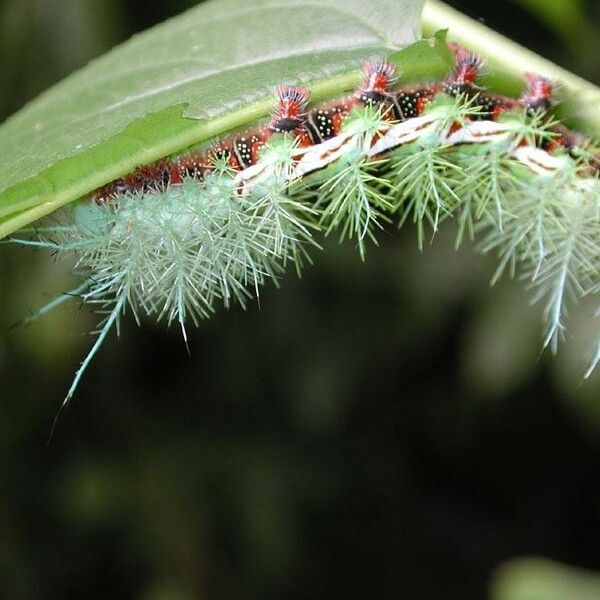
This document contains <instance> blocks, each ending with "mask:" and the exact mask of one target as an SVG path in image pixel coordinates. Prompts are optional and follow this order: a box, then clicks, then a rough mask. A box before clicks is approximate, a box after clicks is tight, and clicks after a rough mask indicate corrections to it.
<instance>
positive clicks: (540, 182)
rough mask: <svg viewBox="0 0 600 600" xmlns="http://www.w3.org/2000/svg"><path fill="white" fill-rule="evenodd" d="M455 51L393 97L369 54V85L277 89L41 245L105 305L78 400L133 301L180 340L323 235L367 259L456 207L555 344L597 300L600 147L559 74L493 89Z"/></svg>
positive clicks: (86, 209)
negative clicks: (272, 98)
mask: <svg viewBox="0 0 600 600" xmlns="http://www.w3.org/2000/svg"><path fill="white" fill-rule="evenodd" d="M456 52H457V56H458V60H457V66H456V68H455V69H454V70H453V72H452V74H451V75H449V77H448V78H446V79H444V80H443V81H441V82H440V83H439V84H435V85H430V86H421V87H411V88H399V89H396V90H394V89H392V88H391V85H392V80H393V77H394V70H393V68H392V67H390V65H387V63H367V65H366V66H365V76H364V79H363V82H362V84H361V86H360V88H359V89H358V91H357V92H356V93H354V94H352V95H351V96H348V97H345V98H342V99H341V100H339V101H335V102H330V103H327V104H325V105H320V106H316V107H314V108H312V109H311V110H309V111H308V112H307V111H306V102H307V93H306V91H305V90H301V89H296V88H290V87H281V88H279V89H278V100H279V104H278V106H277V108H276V110H275V111H274V115H273V118H272V119H271V121H270V122H269V123H267V124H266V125H263V126H261V127H259V128H258V129H255V130H251V131H249V132H244V133H242V134H239V135H237V136H232V137H231V138H228V139H226V140H224V141H221V142H220V143H218V144H216V145H215V146H213V147H212V148H210V149H209V150H206V151H205V150H201V151H200V152H197V153H194V152H192V153H187V154H185V155H183V156H181V157H176V158H174V159H170V160H167V161H163V162H161V163H160V165H161V168H160V169H158V173H159V176H160V177H161V178H162V179H161V180H160V182H158V181H156V180H155V181H152V177H151V175H152V173H154V172H155V171H157V169H156V168H155V169H154V170H152V168H150V169H145V170H143V169H142V170H140V169H138V171H136V173H138V175H137V179H136V178H133V179H132V180H131V181H134V183H133V184H130V183H129V181H130V180H128V179H127V178H123V179H122V180H120V181H118V182H114V183H113V184H111V186H112V187H111V186H108V187H106V188H103V190H101V191H100V192H99V193H98V194H96V196H95V197H94V201H93V202H85V203H83V204H81V205H79V206H78V208H77V210H76V219H75V221H74V222H73V223H72V224H70V225H67V226H63V227H58V228H54V229H48V230H46V232H47V233H46V235H47V237H46V238H44V239H42V240H38V241H34V242H28V243H33V244H35V245H38V246H46V247H51V248H54V249H60V250H61V251H70V252H72V253H74V254H75V256H76V261H77V268H78V269H79V270H81V271H83V272H85V273H86V274H87V277H88V280H87V284H86V288H85V290H84V291H83V292H81V296H82V297H83V299H84V301H86V302H87V303H90V304H93V305H95V306H97V307H98V308H99V310H100V311H102V312H105V313H106V314H107V316H106V319H105V321H104V323H103V327H102V329H101V330H100V335H99V338H98V341H97V343H96V345H95V346H94V348H93V349H92V352H91V353H90V355H88V357H87V358H86V361H84V363H83V364H82V367H81V369H80V370H79V371H78V374H77V376H76V379H75V381H74V383H73V386H72V387H71V389H70V391H69V394H68V396H67V399H68V398H70V397H71V396H72V394H73V392H74V390H75V388H76V386H77V383H78V381H79V378H80V376H81V373H82V372H83V370H84V369H85V367H86V366H87V364H88V362H89V360H90V359H91V357H92V356H93V354H94V353H95V352H96V350H97V349H98V347H99V344H100V343H101V342H102V340H103V339H104V337H105V335H106V333H107V331H108V330H109V329H110V328H111V327H112V326H113V325H115V324H118V321H119V319H120V316H121V314H122V313H123V311H124V310H125V309H129V310H130V311H131V312H133V314H134V315H135V317H136V319H138V318H139V315H141V314H145V315H147V316H150V317H152V318H156V319H158V320H160V319H163V320H165V321H167V322H168V323H173V322H176V323H179V325H180V326H181V329H182V331H183V334H184V337H185V323H186V322H189V321H191V322H194V323H196V322H197V321H198V320H199V319H200V318H203V317H206V316H209V315H210V314H211V313H212V312H213V310H214V307H215V305H216V303H217V302H220V303H223V304H225V306H228V305H229V304H230V303H231V302H232V301H234V300H235V301H237V302H239V303H241V304H242V305H243V304H244V303H245V302H246V300H247V299H248V297H249V296H250V295H251V293H252V292H254V293H258V289H259V287H260V286H261V285H262V284H263V283H264V282H265V281H266V280H269V279H270V280H277V278H278V277H279V276H280V275H281V274H282V273H283V271H284V269H285V267H286V265H288V264H290V263H291V264H294V265H295V266H296V268H297V269H300V267H301V266H302V265H303V263H304V262H305V258H306V257H307V248H308V247H309V246H310V245H316V244H315V242H314V238H313V234H314V233H315V232H318V231H322V232H323V233H325V234H329V233H331V232H333V231H337V232H338V233H339V236H340V238H341V239H345V238H349V239H352V240H353V241H354V243H355V244H356V245H357V247H358V249H359V251H360V254H361V256H363V257H364V254H365V249H366V243H367V241H369V240H371V241H373V242H376V233H377V230H378V229H381V228H382V227H383V225H384V224H385V223H388V222H396V223H397V224H399V225H401V224H403V223H405V222H406V221H412V222H414V224H415V226H416V229H417V236H418V241H419V245H420V246H422V245H423V244H424V241H425V239H426V235H427V232H428V231H431V232H432V233H435V231H437V229H438V227H439V224H440V222H441V221H442V220H444V219H447V218H449V217H452V218H454V219H455V221H456V224H457V246H458V245H459V244H460V243H461V242H462V241H464V240H465V239H467V238H470V239H472V238H474V237H475V235H476V234H479V235H480V240H481V241H480V248H481V250H482V251H484V252H496V253H497V254H498V256H499V259H500V264H499V267H498V270H497V272H496V274H495V276H494V280H495V279H497V278H498V277H499V276H500V275H501V274H502V273H504V272H509V273H510V274H511V275H513V274H515V273H517V272H518V274H519V275H520V276H522V277H523V278H525V279H527V280H528V281H529V282H530V283H531V285H532V286H533V287H534V288H535V292H534V299H535V300H539V301H543V302H544V303H545V306H546V311H545V318H546V329H547V331H546V336H545V344H546V345H550V346H551V347H552V348H553V349H555V348H556V345H557V342H558V340H559V339H560V337H561V335H562V333H563V331H564V328H565V316H566V309H565V305H566V304H565V303H566V300H567V299H573V298H575V299H576V298H577V297H581V296H584V295H588V294H596V295H597V294H598V293H599V292H600V180H599V179H598V171H599V168H598V150H597V149H596V148H595V147H594V146H593V145H592V144H591V142H588V141H586V140H585V139H584V138H583V137H582V136H580V135H578V134H574V133H573V132H570V131H569V130H567V129H565V128H564V127H562V126H560V125H558V124H557V123H556V122H554V121H553V120H552V119H551V118H550V117H549V116H548V115H547V114H546V112H545V108H546V104H547V102H549V89H550V88H549V85H550V84H549V82H547V81H546V80H544V79H543V78H534V77H531V76H528V79H527V82H528V91H527V92H526V93H525V94H524V96H523V98H522V99H521V100H512V99H510V98H504V97H499V96H494V95H491V94H487V93H486V92H485V91H483V90H481V89H480V88H478V87H477V86H476V85H475V84H474V81H475V77H476V74H477V72H478V70H479V69H480V67H481V61H480V60H479V59H478V58H477V57H475V56H473V55H472V54H470V53H466V52H464V51H462V50H460V49H457V50H456ZM534 104H535V106H534ZM274 123H277V126H276V127H275V126H274V125H273V124H274ZM143 173H145V174H146V179H145V180H143V178H141V174H143ZM173 173H176V174H177V177H175V176H172V175H171V174H173ZM169 177H171V178H170V179H169ZM148 179H150V183H148V181H147V180H148ZM140 181H141V182H140ZM599 348H600V342H599ZM599 359H600V350H598V351H596V350H595V357H594V362H593V365H595V364H596V363H597V362H598V361H599ZM591 368H593V367H591ZM591 368H590V371H589V372H591ZM589 372H588V374H589Z"/></svg>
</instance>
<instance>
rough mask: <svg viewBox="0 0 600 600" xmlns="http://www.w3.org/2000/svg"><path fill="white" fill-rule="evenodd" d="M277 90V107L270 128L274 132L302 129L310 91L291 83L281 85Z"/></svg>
mask: <svg viewBox="0 0 600 600" xmlns="http://www.w3.org/2000/svg"><path fill="white" fill-rule="evenodd" d="M276 92H277V107H276V108H275V110H274V112H273V116H272V117H271V120H270V122H269V129H271V130H272V131H273V132H274V133H283V132H292V131H294V130H296V129H300V128H301V127H302V126H303V125H304V122H305V121H306V106H307V104H308V99H309V97H310V92H309V91H308V90H307V89H305V88H300V87H293V86H289V85H282V86H279V87H278V88H277V90H276Z"/></svg>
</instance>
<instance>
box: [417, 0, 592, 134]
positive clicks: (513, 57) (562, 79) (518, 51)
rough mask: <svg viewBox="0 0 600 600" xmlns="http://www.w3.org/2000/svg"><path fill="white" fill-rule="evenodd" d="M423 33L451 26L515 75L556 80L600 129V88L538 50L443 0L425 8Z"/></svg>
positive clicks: (459, 38) (457, 37) (453, 36)
mask: <svg viewBox="0 0 600 600" xmlns="http://www.w3.org/2000/svg"><path fill="white" fill-rule="evenodd" d="M422 26H423V35H425V36H427V35H431V34H432V33H433V32H435V31H437V30H438V29H449V32H448V38H449V39H450V40H451V41H455V42H458V43H459V44H464V45H465V46H467V47H468V48H469V49H472V50H474V51H476V52H479V53H481V54H482V55H483V56H484V57H485V58H486V60H487V61H488V62H489V64H490V65H492V66H493V67H494V69H498V70H500V71H502V72H504V74H506V75H508V76H510V77H511V78H513V79H514V78H521V77H522V76H523V73H526V72H532V73H538V74H540V75H543V76H545V77H548V78H549V79H551V80H553V81H556V82H558V83H559V84H560V86H561V93H564V95H565V97H566V98H567V100H568V99H572V100H574V101H576V104H574V107H575V108H576V109H577V114H576V117H577V119H579V120H581V122H582V123H583V124H584V125H585V127H586V128H587V129H589V130H590V131H591V132H593V133H596V134H598V133H600V108H599V107H600V88H598V87H597V86H595V85H594V84H593V83H590V82H589V81H586V80H585V79H583V78H582V77H578V76H577V75H574V74H573V73H571V72H569V71H567V70H566V69H563V68H562V67H559V66H558V65H555V64H554V63H552V62H551V61H549V60H546V59H545V58H542V57H541V56H539V55H537V54H536V53H535V52H532V51H531V50H528V49H527V48H524V47H523V46H520V45H519V44H517V43H516V42H513V41H512V40H509V39H508V38H506V37H504V36H503V35H500V34H499V33H497V32H496V31H493V30H491V29H490V28H489V27H486V26H485V25H483V24H481V23H479V22H478V21H475V20H474V19H471V18H469V17H467V16H466V15H463V14H462V13H461V12H459V11H457V10H455V9H453V8H451V7H449V6H447V5H446V4H444V3H443V2H440V1H439V0H426V1H425V7H424V9H423V22H422Z"/></svg>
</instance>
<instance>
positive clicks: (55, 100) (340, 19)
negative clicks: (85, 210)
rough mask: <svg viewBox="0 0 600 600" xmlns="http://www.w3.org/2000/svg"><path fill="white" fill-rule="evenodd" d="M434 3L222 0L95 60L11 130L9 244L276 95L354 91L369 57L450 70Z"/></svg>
mask: <svg viewBox="0 0 600 600" xmlns="http://www.w3.org/2000/svg"><path fill="white" fill-rule="evenodd" d="M422 4H423V2H422V0H377V1H376V2H371V3H369V5H368V10H367V9H366V8H365V3H364V2H362V0H327V1H322V2H319V3H315V2H310V1H308V0H286V2H281V0H279V1H277V0H258V1H255V2H252V3H248V2H246V1H245V0H213V1H212V2H207V3H204V4H201V5H200V6H198V7H196V8H193V9H191V10H189V11H187V12H186V13H184V14H182V15H180V16H178V17H176V18H174V19H171V20H169V21H167V22H165V23H163V24H161V25H159V26H157V27H155V28H153V29H151V30H149V31H147V32H145V33H143V34H141V35H138V36H135V37H133V38H132V39H131V40H129V41H128V42H126V43H125V44H123V45H121V46H119V47H118V48H116V49H114V50H112V51H111V52H109V53H107V54H106V55H104V56H103V57H101V58H99V59H98V60H96V61H93V62H92V63H90V64H89V65H88V66H87V67H85V68H84V69H82V70H80V71H78V72H77V73H75V74H73V75H71V76H70V77H68V78H67V79H65V80H64V81H63V82H61V83H59V84H58V85H56V86H54V87H53V88H51V89H50V90H48V91H47V92H46V93H45V94H43V95H42V96H40V97H39V98H38V99H36V100H35V101H33V102H32V103H30V104H29V105H27V106H26V107H25V108H24V109H22V110H21V111H20V112H18V113H17V114H15V115H14V116H13V117H11V118H10V119H9V120H8V121H6V122H5V123H4V124H3V125H2V126H1V127H0V147H2V148H3V150H4V152H3V163H2V165H0V237H3V236H6V235H7V234H9V233H11V232H13V231H15V230H16V229H18V228H20V227H22V226H24V225H27V224H29V223H31V222H32V221H34V220H36V219H38V218H40V217H41V216H44V215H46V214H49V213H51V212H52V211H54V210H56V209H57V208H58V207H60V206H62V205H64V204H67V203H69V202H72V201H74V200H77V199H78V198H80V197H82V196H84V195H85V194H87V193H89V192H90V191H92V190H93V189H95V188H96V187H99V186H100V185H102V184H104V183H106V182H108V181H110V180H112V179H115V178H116V177H118V176H120V175H122V174H123V173H126V172H128V171H130V170H131V169H132V168H133V167H135V165H137V164H143V163H147V162H151V161H153V160H156V159H158V158H161V157H163V156H166V155H169V154H172V153H174V152H177V151H180V150H182V149H183V148H185V147H187V146H190V145H193V144H197V143H201V142H203V141H206V140H209V139H210V138H213V137H215V136H217V135H220V134H222V133H223V132H226V131H228V130H231V129H233V128H236V127H240V126H243V125H245V124H248V123H250V122H252V121H255V120H256V119H259V118H261V117H263V116H264V115H266V114H267V113H268V112H269V110H270V108H271V104H272V93H273V88H274V87H275V86H276V85H278V84H281V83H291V84H305V85H308V86H309V87H310V89H311V90H312V94H313V99H315V100H318V99H320V98H323V97H326V96H328V95H329V96H331V95H335V94H336V93H340V92H341V91H343V90H345V89H349V88H351V87H352V86H353V85H354V84H355V83H356V81H357V80H358V78H359V68H360V63H361V61H362V60H364V59H365V58H372V57H382V56H390V55H392V57H393V58H394V59H395V62H397V63H398V64H399V66H400V68H401V69H402V70H403V71H404V75H405V76H406V77H407V78H410V76H411V71H412V74H413V76H414V74H415V73H416V72H419V71H420V72H421V73H423V72H426V73H430V74H431V75H432V76H435V75H437V74H440V73H443V72H444V71H445V70H446V69H447V67H448V65H449V61H450V58H449V56H448V55H447V53H446V52H445V47H444V45H443V43H441V38H438V42H439V43H438V44H436V45H435V47H434V46H432V45H431V44H430V43H428V42H421V43H419V44H417V45H416V46H414V47H412V48H409V49H408V50H407V52H406V53H402V52H398V51H399V50H400V49H401V48H403V47H405V46H407V45H409V44H411V43H413V42H415V40H416V39H417V38H418V36H419V27H420V15H421V10H422Z"/></svg>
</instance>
